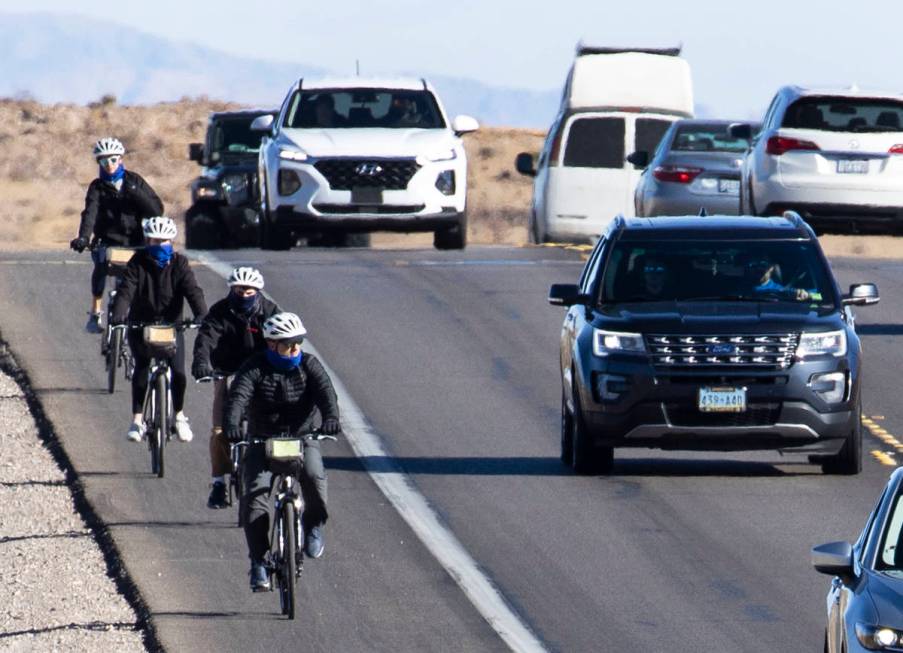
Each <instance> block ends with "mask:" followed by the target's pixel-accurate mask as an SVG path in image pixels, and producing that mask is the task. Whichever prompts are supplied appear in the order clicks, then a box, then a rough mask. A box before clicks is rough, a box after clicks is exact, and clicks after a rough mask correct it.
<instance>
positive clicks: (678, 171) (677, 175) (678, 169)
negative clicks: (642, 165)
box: [652, 166, 702, 184]
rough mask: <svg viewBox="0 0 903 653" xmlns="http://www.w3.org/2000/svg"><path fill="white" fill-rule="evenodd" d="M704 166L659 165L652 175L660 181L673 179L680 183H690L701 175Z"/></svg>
mask: <svg viewBox="0 0 903 653" xmlns="http://www.w3.org/2000/svg"><path fill="white" fill-rule="evenodd" d="M701 172H702V168H685V167H684V166H658V167H657V168H655V170H653V171H652V176H653V177H655V178H656V179H658V180H659V181H672V182H675V183H678V184H689V183H690V182H691V181H693V180H694V179H696V177H698V176H699V173H701Z"/></svg>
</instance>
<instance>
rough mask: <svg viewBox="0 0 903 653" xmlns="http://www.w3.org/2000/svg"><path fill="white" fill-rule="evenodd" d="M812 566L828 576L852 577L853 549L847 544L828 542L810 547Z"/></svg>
mask: <svg viewBox="0 0 903 653" xmlns="http://www.w3.org/2000/svg"><path fill="white" fill-rule="evenodd" d="M811 559H812V566H813V567H815V571H817V572H819V573H821V574H827V575H828V576H840V577H841V578H850V577H851V576H852V575H853V547H852V545H851V544H850V543H849V542H829V543H828V544H821V545H819V546H815V547H812V558H811Z"/></svg>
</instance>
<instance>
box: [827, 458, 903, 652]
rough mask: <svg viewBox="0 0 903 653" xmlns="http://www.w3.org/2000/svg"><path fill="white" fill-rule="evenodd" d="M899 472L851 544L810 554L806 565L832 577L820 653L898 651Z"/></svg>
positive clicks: (902, 541) (902, 601) (902, 518)
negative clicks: (823, 643) (809, 560)
mask: <svg viewBox="0 0 903 653" xmlns="http://www.w3.org/2000/svg"><path fill="white" fill-rule="evenodd" d="M901 486H903V467H900V468H898V469H897V470H896V471H895V472H894V473H893V474H891V477H890V480H889V481H888V483H887V487H885V489H884V493H883V494H882V495H881V498H880V499H878V504H877V505H876V506H875V509H874V510H873V511H872V514H871V515H870V516H869V519H868V522H866V525H865V529H863V531H862V534H861V535H860V536H859V539H857V540H856V543H855V544H850V543H849V542H831V543H829V544H822V545H821V546H817V547H815V548H813V549H812V565H813V566H814V567H815V569H816V570H817V571H820V572H821V573H823V574H828V575H829V576H833V577H834V578H833V580H832V581H831V587H830V589H829V590H828V596H827V620H828V622H827V627H826V629H825V648H824V650H825V651H826V653H841V651H843V652H845V653H855V652H857V651H901V650H903V496H901V495H903V487H901Z"/></svg>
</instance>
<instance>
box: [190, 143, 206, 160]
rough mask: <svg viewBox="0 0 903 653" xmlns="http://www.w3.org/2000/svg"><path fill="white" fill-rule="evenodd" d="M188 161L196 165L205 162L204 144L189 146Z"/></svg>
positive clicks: (191, 144)
mask: <svg viewBox="0 0 903 653" xmlns="http://www.w3.org/2000/svg"><path fill="white" fill-rule="evenodd" d="M188 160H189V161H195V162H196V163H203V162H204V145H203V143H189V144H188Z"/></svg>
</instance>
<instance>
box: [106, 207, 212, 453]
mask: <svg viewBox="0 0 903 653" xmlns="http://www.w3.org/2000/svg"><path fill="white" fill-rule="evenodd" d="M142 227H143V232H144V238H145V240H146V241H147V246H146V247H145V248H144V249H143V250H140V251H139V252H138V253H136V254H135V256H133V257H132V260H131V261H129V264H128V266H127V267H126V270H125V274H124V275H123V277H122V284H121V286H120V288H119V292H117V293H116V301H115V302H114V303H113V318H112V319H113V324H123V323H125V321H126V318H128V320H129V321H131V322H142V323H150V322H163V323H173V322H178V321H180V320H181V319H182V304H183V303H184V301H185V300H188V304H189V306H191V310H192V312H193V313H194V317H195V319H196V320H198V319H200V318H201V317H202V316H203V315H204V314H206V313H207V304H206V303H205V301H204V291H203V290H202V289H201V288H200V286H198V283H197V280H196V279H195V278H194V272H192V270H191V268H190V267H189V266H188V259H187V258H186V257H185V256H183V255H181V254H179V253H177V252H174V251H173V249H172V241H173V239H174V238H175V237H176V234H177V233H178V230H177V229H176V223H175V222H173V220H172V218H167V217H165V216H159V217H154V218H149V219H147V220H144V222H143V225H142ZM128 338H129V345H130V346H131V348H132V355H133V357H134V359H135V372H134V375H133V376H132V414H133V417H132V424H131V426H130V427H129V430H128V432H127V434H126V439H128V440H129V441H131V442H140V441H141V438H142V437H144V431H145V427H144V417H143V415H142V408H143V404H144V394H145V391H146V390H147V371H148V367H149V366H150V356H149V355H148V351H147V348H146V347H145V346H144V339H143V335H142V333H141V331H140V330H139V329H130V330H129V332H128ZM170 365H171V371H172V403H173V410H174V411H175V424H174V427H175V430H176V436H177V437H178V438H179V440H181V441H182V442H190V441H191V438H192V433H191V425H190V424H189V423H188V417H186V416H185V413H183V412H182V408H183V406H184V405H185V385H186V378H185V343H184V339H183V336H182V334H181V332H180V333H179V334H178V335H177V336H176V349H175V351H174V352H173V355H172V358H171V360H170Z"/></svg>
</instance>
